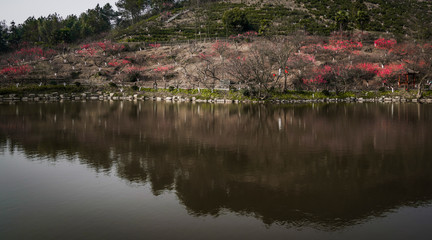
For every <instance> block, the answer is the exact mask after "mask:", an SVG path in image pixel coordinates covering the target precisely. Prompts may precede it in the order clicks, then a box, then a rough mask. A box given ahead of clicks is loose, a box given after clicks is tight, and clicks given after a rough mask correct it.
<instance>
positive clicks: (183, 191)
mask: <svg viewBox="0 0 432 240" xmlns="http://www.w3.org/2000/svg"><path fill="white" fill-rule="evenodd" d="M431 123H432V105H417V104H375V103H374V104H330V105H326V104H321V105H317V104H314V105H270V106H263V105H234V104H232V105H210V104H186V103H181V104H176V103H174V104H172V103H169V104H167V103H161V102H138V103H133V102H99V101H95V102H67V103H58V102H57V103H15V104H8V103H3V104H0V239H44V240H45V239H430V237H431V236H432V124H431Z"/></svg>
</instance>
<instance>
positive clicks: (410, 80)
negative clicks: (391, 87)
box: [398, 69, 419, 88]
mask: <svg viewBox="0 0 432 240" xmlns="http://www.w3.org/2000/svg"><path fill="white" fill-rule="evenodd" d="M417 73H419V72H416V71H414V70H411V69H407V71H406V73H405V74H401V75H399V80H398V86H399V87H402V86H405V88H409V86H410V85H411V86H412V87H413V88H414V87H415V85H416V74H417Z"/></svg>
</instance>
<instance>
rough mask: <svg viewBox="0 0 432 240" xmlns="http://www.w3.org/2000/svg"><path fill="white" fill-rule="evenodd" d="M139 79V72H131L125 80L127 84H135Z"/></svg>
mask: <svg viewBox="0 0 432 240" xmlns="http://www.w3.org/2000/svg"><path fill="white" fill-rule="evenodd" d="M140 78H141V74H140V73H139V72H131V73H129V74H128V75H127V80H128V81H129V82H136V81H138V79H140Z"/></svg>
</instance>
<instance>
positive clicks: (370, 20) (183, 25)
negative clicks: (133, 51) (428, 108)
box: [113, 0, 432, 42]
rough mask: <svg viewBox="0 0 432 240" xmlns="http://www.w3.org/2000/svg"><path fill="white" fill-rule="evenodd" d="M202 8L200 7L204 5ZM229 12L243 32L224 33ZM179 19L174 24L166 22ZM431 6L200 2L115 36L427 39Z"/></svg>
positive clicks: (412, 0) (341, 0)
mask: <svg viewBox="0 0 432 240" xmlns="http://www.w3.org/2000/svg"><path fill="white" fill-rule="evenodd" d="M203 2H204V3H203ZM234 8H238V9H239V10H240V13H239V14H244V17H245V18H246V20H245V21H246V22H245V23H243V25H244V26H241V27H237V28H231V29H227V28H226V22H223V15H224V14H225V13H226V12H227V11H230V10H232V9H234ZM178 13H184V14H180V15H179V16H178V17H177V18H175V19H174V20H171V21H169V22H168V19H169V18H170V17H172V16H174V15H176V14H178ZM430 22H432V3H431V2H430V1H421V0H409V1H384V0H369V1H363V0H358V1H354V0H353V1H351V0H330V1H318V0H279V1H269V0H261V1H254V0H251V1H246V0H231V1H208V2H207V1H201V3H200V4H196V3H195V4H193V1H191V3H189V4H186V3H185V4H183V5H180V6H179V7H176V8H173V9H170V10H167V11H164V12H162V13H160V14H156V15H152V16H150V17H148V18H144V19H143V20H141V21H140V22H138V23H136V24H134V25H132V26H130V27H128V28H125V29H119V30H117V31H114V34H113V36H114V37H115V38H116V39H118V40H124V41H131V42H134V41H173V40H174V41H175V40H185V39H197V38H204V37H228V36H230V35H233V34H237V33H241V32H242V31H248V30H253V31H256V32H258V33H259V34H260V35H289V34H292V33H293V32H296V31H299V30H304V31H306V32H308V33H310V34H313V35H327V36H328V35H329V34H330V33H331V32H333V31H338V30H344V31H346V30H349V31H350V30H355V29H357V30H364V31H373V32H390V33H393V34H394V35H395V37H397V38H404V37H406V36H411V37H413V38H421V39H428V38H430V37H432V30H431V28H430V27H428V26H427V24H428V23H430Z"/></svg>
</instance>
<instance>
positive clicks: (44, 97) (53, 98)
mask: <svg viewBox="0 0 432 240" xmlns="http://www.w3.org/2000/svg"><path fill="white" fill-rule="evenodd" d="M87 100H91V101H157V102H195V103H214V104H231V103H234V104H236V103H237V104H238V103H254V104H256V103H258V104H264V103H270V104H296V103H432V98H421V99H416V98H413V99H410V98H404V97H401V96H380V97H373V98H363V97H346V98H337V97H335V98H331V97H328V98H313V99H309V98H303V99H301V98H299V99H266V100H257V99H230V98H208V99H203V98H200V96H182V95H175V94H169V92H166V93H165V94H158V96H155V94H153V96H152V95H151V94H150V95H149V94H148V93H142V94H138V93H134V94H130V93H118V92H105V93H103V92H100V91H99V92H85V93H58V92H53V93H43V94H41V93H39V94H36V93H28V94H3V95H0V103H5V102H58V101H87Z"/></svg>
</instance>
